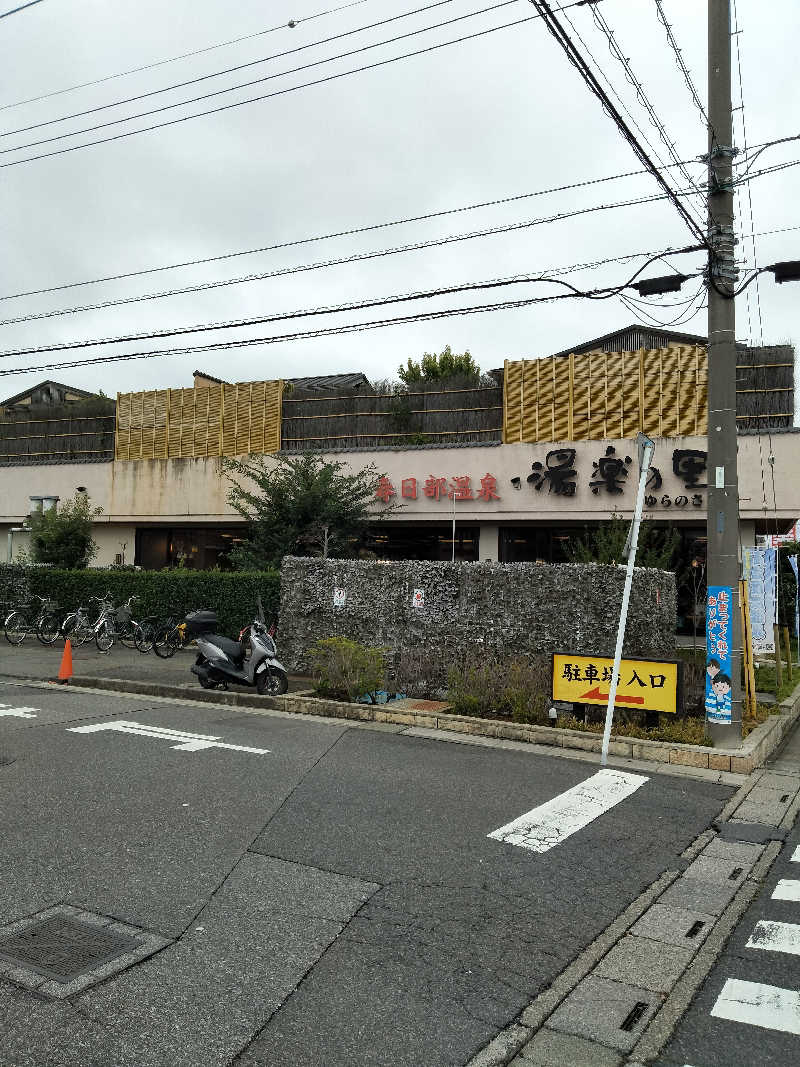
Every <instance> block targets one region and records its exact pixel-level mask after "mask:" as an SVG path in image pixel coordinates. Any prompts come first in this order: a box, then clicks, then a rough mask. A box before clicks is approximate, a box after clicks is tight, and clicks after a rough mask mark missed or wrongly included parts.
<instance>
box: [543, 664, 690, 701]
mask: <svg viewBox="0 0 800 1067" xmlns="http://www.w3.org/2000/svg"><path fill="white" fill-rule="evenodd" d="M680 666H681V665H680V663H678V662H675V661H672V660H657V659H623V660H621V661H620V669H619V677H618V680H617V695H616V697H615V700H614V707H618V708H640V709H641V710H642V711H664V712H667V713H668V714H671V715H674V714H676V712H677V711H678V710H679V708H680V688H681V687H680V682H681V672H680ZM613 667H614V660H613V659H606V658H605V657H603V656H576V655H574V654H573V653H571V652H554V653H553V700H563V701H567V702H569V703H571V704H599V705H601V706H602V707H605V706H606V705H607V704H608V691H609V684H610V682H611V678H612V671H613Z"/></svg>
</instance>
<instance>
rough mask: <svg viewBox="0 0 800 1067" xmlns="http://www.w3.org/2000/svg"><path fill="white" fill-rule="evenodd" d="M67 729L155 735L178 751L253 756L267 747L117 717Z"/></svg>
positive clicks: (72, 731) (87, 731) (267, 750)
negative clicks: (209, 750)
mask: <svg viewBox="0 0 800 1067" xmlns="http://www.w3.org/2000/svg"><path fill="white" fill-rule="evenodd" d="M67 729H68V730H69V731H70V733H73V734H95V733H98V732H99V731H100V730H115V731H117V732H118V733H121V734H136V735H138V736H139V737H156V738H158V739H159V740H161V741H177V742H178V743H177V744H173V745H172V746H171V747H172V748H174V749H176V750H177V751H178V752H200V751H202V750H203V749H206V748H227V749H229V750H230V751H231V752H250V753H252V755H254V756H266V755H267V754H268V752H269V749H268V748H248V747H247V746H246V745H228V744H226V743H225V742H224V741H220V739H219V737H216V736H214V735H213V734H191V733H187V732H186V731H185V730H171V729H170V728H169V727H166V726H149V725H147V724H145V723H140V722H126V721H125V720H124V719H118V720H116V721H115V722H101V723H92V724H91V725H89V726H68V727H67Z"/></svg>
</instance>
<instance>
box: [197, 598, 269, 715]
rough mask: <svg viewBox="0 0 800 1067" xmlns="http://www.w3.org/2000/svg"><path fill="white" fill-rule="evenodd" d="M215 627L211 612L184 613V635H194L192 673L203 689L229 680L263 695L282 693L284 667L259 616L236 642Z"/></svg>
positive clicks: (215, 623)
mask: <svg viewBox="0 0 800 1067" xmlns="http://www.w3.org/2000/svg"><path fill="white" fill-rule="evenodd" d="M218 627H219V623H218V622H217V615H216V612H214V611H192V612H190V613H189V614H188V615H187V616H186V633H187V637H188V636H192V637H194V639H195V642H196V643H197V648H198V654H197V659H196V661H195V663H194V666H193V667H192V674H196V675H197V677H198V678H199V679H200V685H202V687H203V689H216V688H217V687H219V686H221V687H222V688H223V689H227V688H228V684H229V683H231V682H233V683H235V684H236V685H248V686H252V687H254V688H255V689H256V690H257V691H258V692H259V693H262V694H265V695H267V696H279V695H280V694H281V693H285V692H286V690H287V689H288V688H289V679H288V678H287V675H286V668H285V667H284V666H283V664H282V663H280V662H279V661H278V658H277V652H278V650H277V648H276V647H275V642H274V640H273V639H272V637H271V635H270V633H269V630H268V629H267V627H266V626H265V624H264V620H263V617H262V618H260V619H259V618H255V619H253V621H252V622H251V623H250V626H249V627H247V630H246V631H242V634H241V635H240V638H241V639H240V640H239V641H232V640H231V639H230V638H229V637H223V636H222V634H219V633H217V632H216V631H217V629H218ZM245 635H247V636H245ZM248 645H249V648H250V657H249V658H247V649H248Z"/></svg>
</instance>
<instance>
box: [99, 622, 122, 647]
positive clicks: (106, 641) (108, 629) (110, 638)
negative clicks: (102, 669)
mask: <svg viewBox="0 0 800 1067" xmlns="http://www.w3.org/2000/svg"><path fill="white" fill-rule="evenodd" d="M116 639H117V635H116V633H115V632H114V627H113V625H112V624H111V623H110V622H109V621H108V619H106V620H105V621H104V622H101V623H100V625H99V626H98V627H97V629H96V630H95V633H94V643H95V644H96V645H97V651H98V652H110V651H111V649H112V648H113V647H114V642H115V641H116Z"/></svg>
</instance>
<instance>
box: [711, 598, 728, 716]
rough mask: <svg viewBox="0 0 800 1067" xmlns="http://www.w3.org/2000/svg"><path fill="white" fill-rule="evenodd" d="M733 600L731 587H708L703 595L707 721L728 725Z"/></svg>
mask: <svg viewBox="0 0 800 1067" xmlns="http://www.w3.org/2000/svg"><path fill="white" fill-rule="evenodd" d="M732 647H733V596H732V591H731V588H730V586H727V585H710V586H709V587H708V593H707V595H706V719H707V720H708V722H721V723H729V722H730V721H731V690H732V688H733V683H732V681H731V648H732Z"/></svg>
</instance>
